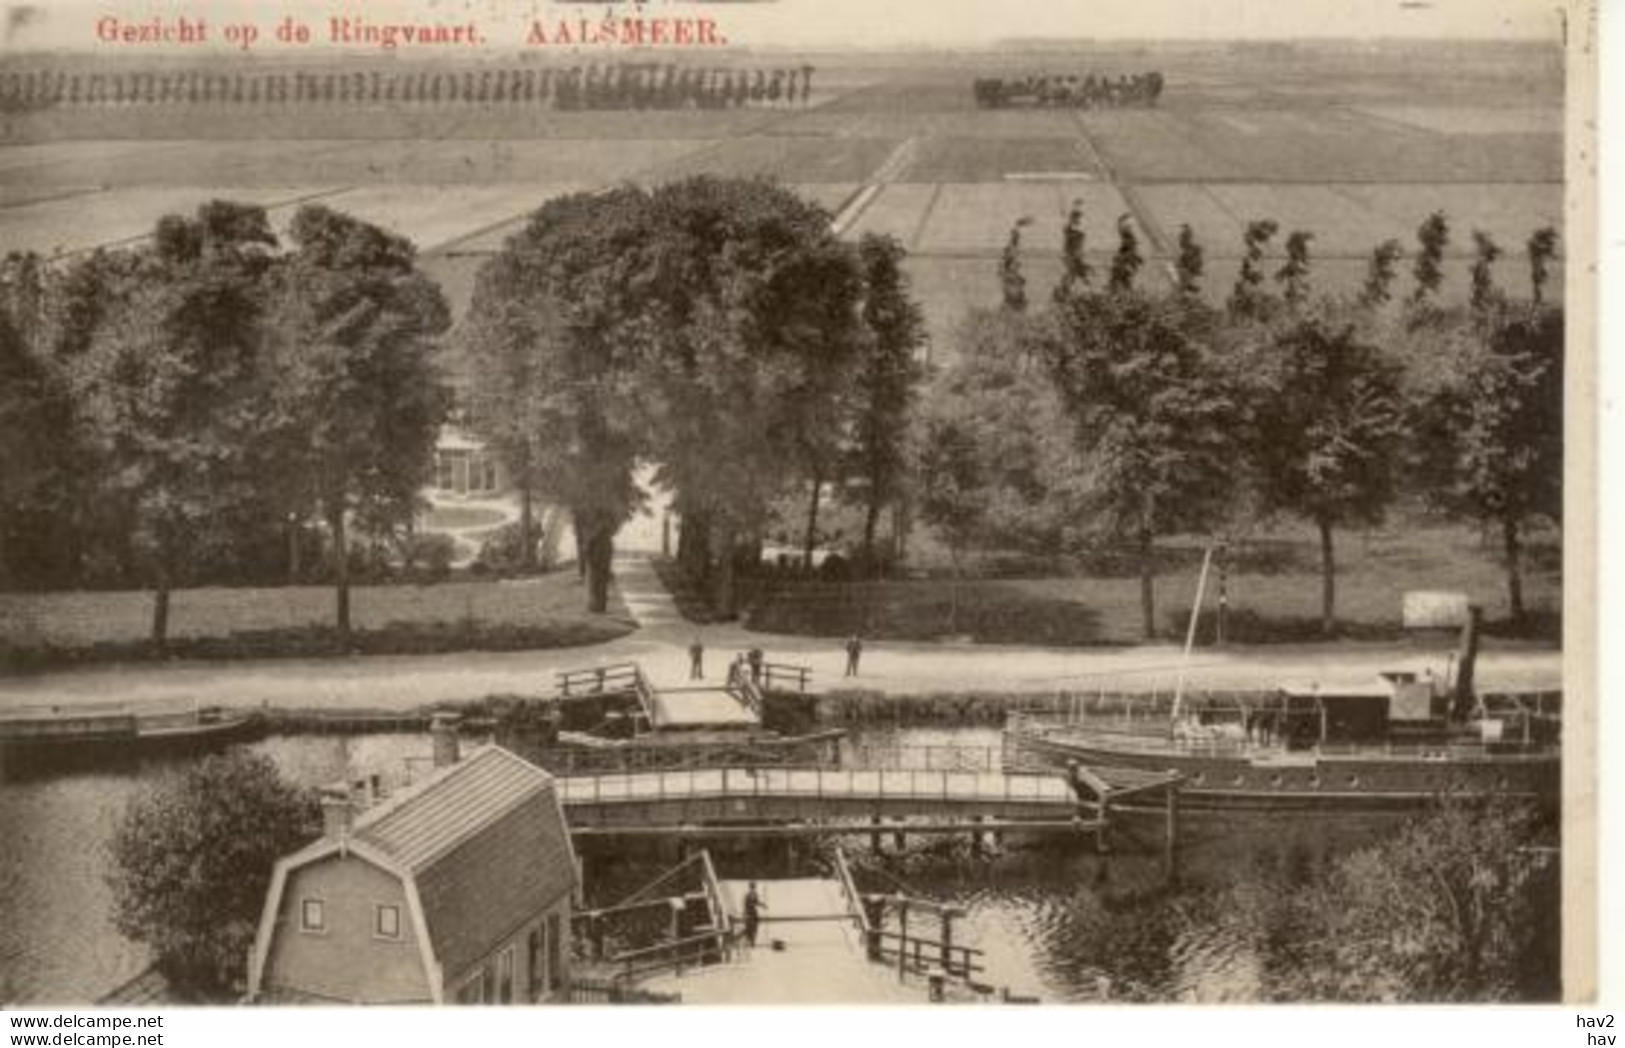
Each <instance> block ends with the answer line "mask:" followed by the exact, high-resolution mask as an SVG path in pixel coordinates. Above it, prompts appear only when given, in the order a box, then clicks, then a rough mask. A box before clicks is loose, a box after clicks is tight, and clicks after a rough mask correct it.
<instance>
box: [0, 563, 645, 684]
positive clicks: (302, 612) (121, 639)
mask: <svg viewBox="0 0 1625 1048" xmlns="http://www.w3.org/2000/svg"><path fill="white" fill-rule="evenodd" d="M584 606H585V595H584V593H583V591H582V587H581V584H580V582H579V581H578V580H577V578H576V576H575V574H574V573H571V572H557V573H554V574H552V575H546V576H541V577H538V578H531V579H524V580H518V581H513V582H450V583H441V584H438V585H432V586H358V587H356V588H355V589H354V590H353V591H352V593H351V624H352V627H353V628H352V632H351V637H350V643H349V645H348V646H346V645H344V644H341V643H340V641H339V637H338V634H337V631H336V630H335V629H334V628H333V626H332V616H333V591H332V589H331V588H328V587H315V586H288V587H277V588H243V589H193V590H181V591H178V592H176V593H175V594H174V596H173V598H172V601H171V609H170V643H169V645H168V647H167V650H165V651H164V652H159V651H157V650H156V649H154V648H153V646H152V644H151V643H150V641H149V640H148V630H149V628H150V623H151V614H152V594H151V593H149V592H143V591H122V592H99V593H43V594H34V593H28V594H14V593H13V594H0V667H5V668H8V669H13V670H27V669H40V668H48V667H52V666H62V665H76V664H88V663H98V662H124V661H140V660H144V659H153V658H159V657H168V658H195V659H260V658H314V657H322V656H330V655H345V654H352V653H358V654H367V655H386V654H387V655H416V654H435V653H442V652H451V651H525V650H532V649H544V648H560V647H573V646H577V645H583V644H595V643H601V642H604V641H608V640H613V639H614V638H616V637H620V636H624V635H626V634H627V633H630V632H631V631H632V630H633V629H634V628H635V626H634V624H633V623H632V621H631V618H630V616H629V614H628V612H627V610H626V606H625V604H624V603H623V602H622V601H621V599H620V596H619V594H618V593H612V596H611V603H610V608H609V611H608V613H607V614H604V615H589V614H587V613H586V612H585V611H584V610H583V609H584Z"/></svg>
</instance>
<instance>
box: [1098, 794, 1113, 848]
mask: <svg viewBox="0 0 1625 1048" xmlns="http://www.w3.org/2000/svg"><path fill="white" fill-rule="evenodd" d="M1110 807H1111V802H1110V801H1109V800H1107V799H1106V795H1105V794H1104V793H1102V794H1101V795H1100V800H1099V802H1098V803H1097V804H1096V805H1095V811H1096V812H1097V813H1098V815H1097V820H1096V821H1097V825H1096V826H1095V853H1096V854H1098V855H1106V854H1108V853H1109V852H1110V851H1111V850H1112V849H1111V845H1110V844H1109V843H1108V842H1107V840H1106V830H1107V829H1108V828H1109V827H1110V824H1111V820H1110V816H1109V812H1110Z"/></svg>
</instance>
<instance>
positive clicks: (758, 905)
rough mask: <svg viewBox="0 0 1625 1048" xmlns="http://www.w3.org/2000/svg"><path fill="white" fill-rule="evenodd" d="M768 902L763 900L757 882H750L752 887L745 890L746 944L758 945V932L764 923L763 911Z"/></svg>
mask: <svg viewBox="0 0 1625 1048" xmlns="http://www.w3.org/2000/svg"><path fill="white" fill-rule="evenodd" d="M765 909H767V904H766V903H764V902H762V896H761V893H760V892H758V891H757V890H756V882H755V881H751V882H750V888H749V889H747V890H746V892H745V945H746V946H755V945H756V932H757V929H759V928H760V927H761V924H762V911H763V910H765Z"/></svg>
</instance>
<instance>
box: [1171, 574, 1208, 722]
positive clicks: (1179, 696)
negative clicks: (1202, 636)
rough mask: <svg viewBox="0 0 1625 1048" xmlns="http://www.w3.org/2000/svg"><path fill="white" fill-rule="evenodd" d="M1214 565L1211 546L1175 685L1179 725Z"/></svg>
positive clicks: (1175, 715) (1198, 583) (1175, 716)
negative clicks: (1198, 627) (1193, 649)
mask: <svg viewBox="0 0 1625 1048" xmlns="http://www.w3.org/2000/svg"><path fill="white" fill-rule="evenodd" d="M1212 564H1213V547H1212V546H1211V545H1210V546H1208V548H1207V549H1206V550H1204V551H1203V552H1202V575H1201V577H1200V578H1198V579H1197V580H1196V602H1195V603H1194V604H1192V605H1191V621H1190V625H1189V626H1187V627H1186V629H1185V657H1184V658H1182V659H1181V660H1180V662H1179V678H1178V681H1177V683H1175V685H1174V706H1173V713H1172V715H1171V717H1170V720H1171V722H1172V723H1174V724H1177V723H1179V713H1180V704H1181V703H1182V702H1183V701H1184V698H1185V669H1186V665H1187V664H1188V663H1189V662H1190V660H1191V648H1193V647H1195V646H1196V622H1197V620H1198V619H1200V618H1201V616H1202V596H1203V594H1204V593H1205V592H1206V590H1207V571H1208V568H1209V567H1210V566H1211V565H1212Z"/></svg>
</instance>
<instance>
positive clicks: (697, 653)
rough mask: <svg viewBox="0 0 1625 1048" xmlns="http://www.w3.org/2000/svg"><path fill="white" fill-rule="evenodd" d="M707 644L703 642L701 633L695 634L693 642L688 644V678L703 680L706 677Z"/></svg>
mask: <svg viewBox="0 0 1625 1048" xmlns="http://www.w3.org/2000/svg"><path fill="white" fill-rule="evenodd" d="M704 663H705V644H704V643H703V642H701V640H700V635H699V634H698V633H696V634H694V641H693V643H691V644H689V646H688V679H689V680H703V679H704V678H705V666H704Z"/></svg>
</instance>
